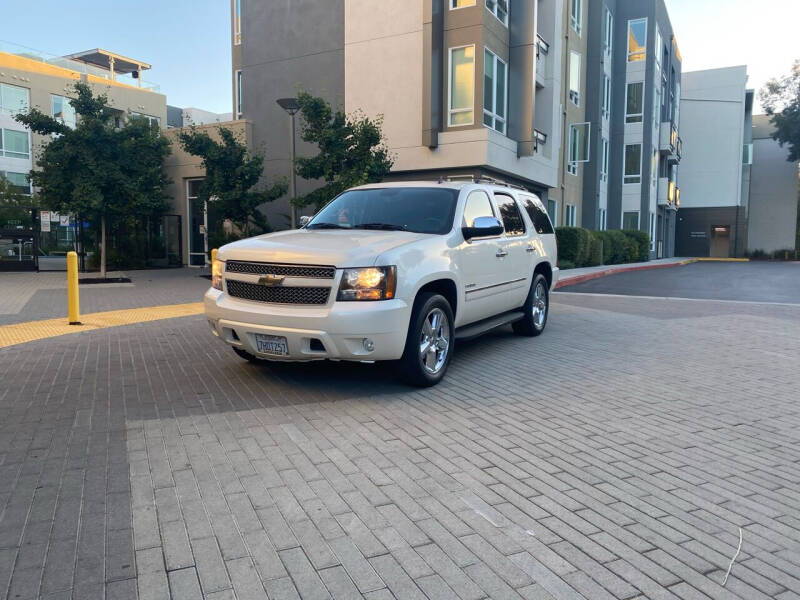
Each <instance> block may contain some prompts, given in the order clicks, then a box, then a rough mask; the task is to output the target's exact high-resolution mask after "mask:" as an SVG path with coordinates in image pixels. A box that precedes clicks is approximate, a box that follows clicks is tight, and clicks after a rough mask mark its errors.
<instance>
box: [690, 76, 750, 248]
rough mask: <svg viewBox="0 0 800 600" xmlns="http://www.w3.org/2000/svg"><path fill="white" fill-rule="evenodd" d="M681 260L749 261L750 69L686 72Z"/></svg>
mask: <svg viewBox="0 0 800 600" xmlns="http://www.w3.org/2000/svg"><path fill="white" fill-rule="evenodd" d="M681 89H682V96H681V120H682V123H683V138H684V156H683V161H682V163H681V192H682V194H681V210H680V212H679V214H678V227H677V240H676V244H677V252H678V254H679V255H681V256H714V257H726V258H727V257H732V256H733V257H735V256H743V255H744V253H745V251H746V249H747V222H748V218H749V212H750V211H749V195H750V172H751V164H752V159H753V151H752V148H753V147H752V121H753V90H748V89H747V67H745V66H737V67H728V68H722V69H708V70H704V71H693V72H689V73H683V75H682V77H681Z"/></svg>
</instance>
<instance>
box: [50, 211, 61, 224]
mask: <svg viewBox="0 0 800 600" xmlns="http://www.w3.org/2000/svg"><path fill="white" fill-rule="evenodd" d="M60 216H61V215H59V214H58V213H57V212H55V211H50V221H51V222H52V223H58V219H59V217H60Z"/></svg>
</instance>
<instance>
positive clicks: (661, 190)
mask: <svg viewBox="0 0 800 600" xmlns="http://www.w3.org/2000/svg"><path fill="white" fill-rule="evenodd" d="M675 189H676V188H675V182H674V181H670V180H669V178H668V177H659V179H658V205H659V206H671V205H672V204H673V203H674V202H675Z"/></svg>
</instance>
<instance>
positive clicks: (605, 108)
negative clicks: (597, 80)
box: [600, 75, 611, 119]
mask: <svg viewBox="0 0 800 600" xmlns="http://www.w3.org/2000/svg"><path fill="white" fill-rule="evenodd" d="M600 112H601V113H602V115H603V118H604V119H608V118H609V116H611V80H610V79H609V78H608V75H603V105H602V107H601V109H600Z"/></svg>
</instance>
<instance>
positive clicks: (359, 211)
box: [306, 187, 458, 235]
mask: <svg viewBox="0 0 800 600" xmlns="http://www.w3.org/2000/svg"><path fill="white" fill-rule="evenodd" d="M457 200H458V190H454V189H451V188H434V187H424V188H414V187H395V188H373V189H364V190H351V191H349V192H345V193H343V194H342V195H340V196H337V197H336V198H335V199H334V200H333V201H332V202H331V203H330V204H328V205H327V206H326V207H325V208H323V209H322V210H321V211H320V212H319V213H318V214H317V215H316V216H315V217H314V219H313V220H312V221H311V222H310V223H309V224H308V225H306V229H378V230H397V231H413V232H415V233H433V234H440V235H441V234H445V233H448V232H449V231H450V230H451V229H452V227H453V215H454V213H455V210H456V202H457Z"/></svg>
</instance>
